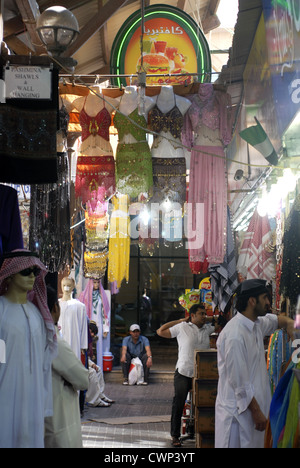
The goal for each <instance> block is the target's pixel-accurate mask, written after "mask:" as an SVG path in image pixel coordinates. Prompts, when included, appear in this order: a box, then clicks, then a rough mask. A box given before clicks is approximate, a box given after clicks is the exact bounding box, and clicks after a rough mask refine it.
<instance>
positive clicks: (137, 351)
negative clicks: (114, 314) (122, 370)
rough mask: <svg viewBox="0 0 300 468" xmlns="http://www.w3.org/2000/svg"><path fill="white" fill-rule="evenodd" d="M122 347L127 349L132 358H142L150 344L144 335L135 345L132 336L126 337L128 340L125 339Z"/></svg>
mask: <svg viewBox="0 0 300 468" xmlns="http://www.w3.org/2000/svg"><path fill="white" fill-rule="evenodd" d="M122 346H126V347H127V353H129V354H130V355H131V357H132V358H135V357H138V358H141V357H142V356H143V355H144V354H145V352H146V349H145V347H146V346H150V343H149V340H148V338H146V337H145V336H142V335H140V336H139V339H138V341H137V343H136V344H134V342H133V341H132V337H131V336H126V338H124V340H123V343H122Z"/></svg>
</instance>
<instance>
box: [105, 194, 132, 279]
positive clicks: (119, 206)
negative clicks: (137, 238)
mask: <svg viewBox="0 0 300 468" xmlns="http://www.w3.org/2000/svg"><path fill="white" fill-rule="evenodd" d="M112 202H113V212H112V215H111V224H110V239H109V259H108V280H109V281H110V282H111V283H113V282H114V281H116V283H117V287H118V288H120V286H121V284H122V281H123V280H124V279H125V280H126V281H127V282H128V281H129V261H130V232H129V214H128V205H129V199H128V196H127V195H119V196H118V197H114V198H113V200H112Z"/></svg>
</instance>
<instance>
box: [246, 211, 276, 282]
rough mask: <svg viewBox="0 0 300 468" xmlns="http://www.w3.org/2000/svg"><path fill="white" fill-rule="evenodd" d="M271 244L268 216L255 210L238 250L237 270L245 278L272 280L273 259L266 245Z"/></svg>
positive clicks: (273, 270) (273, 271) (273, 272)
mask: <svg viewBox="0 0 300 468" xmlns="http://www.w3.org/2000/svg"><path fill="white" fill-rule="evenodd" d="M270 245H272V231H271V227H270V223H269V218H268V216H264V217H261V216H259V214H258V212H257V210H255V212H254V214H253V216H252V218H251V221H250V224H249V227H248V231H247V233H246V234H245V238H244V241H243V244H242V247H241V250H240V254H239V259H238V264H237V270H238V273H239V274H240V277H242V278H243V280H245V279H256V278H262V279H266V280H267V281H270V282H271V281H272V278H273V276H274V274H275V260H274V257H273V254H272V253H270V252H268V250H267V247H268V246H270Z"/></svg>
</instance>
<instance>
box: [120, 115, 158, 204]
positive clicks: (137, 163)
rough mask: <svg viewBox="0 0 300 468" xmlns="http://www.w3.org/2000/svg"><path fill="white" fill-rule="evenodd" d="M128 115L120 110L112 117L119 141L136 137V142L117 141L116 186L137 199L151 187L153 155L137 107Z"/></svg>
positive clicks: (144, 125) (143, 122)
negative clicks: (128, 137)
mask: <svg viewBox="0 0 300 468" xmlns="http://www.w3.org/2000/svg"><path fill="white" fill-rule="evenodd" d="M128 118H129V119H131V120H132V121H133V122H134V123H136V124H137V125H135V124H134V123H133V122H131V121H130V120H129V119H128ZM128 118H126V116H124V115H123V114H121V113H120V112H117V113H116V115H115V117H114V126H115V127H116V128H117V130H118V133H119V140H120V141H122V140H124V138H125V137H126V136H127V135H131V136H132V137H134V138H135V140H136V143H130V144H126V143H119V144H118V147H117V154H116V186H117V190H118V191H119V192H120V193H121V194H124V195H129V196H130V197H131V198H136V197H138V196H139V195H140V194H141V193H148V192H149V191H150V190H151V189H152V186H153V176H152V157H151V151H150V148H149V145H148V143H147V136H146V128H147V122H146V119H145V117H144V116H141V115H139V113H138V109H135V110H134V111H133V112H131V114H130V115H129V116H128Z"/></svg>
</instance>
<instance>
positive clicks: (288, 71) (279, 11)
mask: <svg viewBox="0 0 300 468" xmlns="http://www.w3.org/2000/svg"><path fill="white" fill-rule="evenodd" d="M263 8H264V18H265V28H266V37H267V44H268V55H269V64H270V70H271V79H272V86H273V93H274V101H275V105H276V112H277V118H278V125H279V131H280V134H281V135H283V134H284V133H285V131H286V130H287V128H288V127H289V125H290V123H291V121H292V120H293V119H294V117H295V115H296V114H297V112H298V111H299V104H300V3H299V1H295V0H263Z"/></svg>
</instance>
